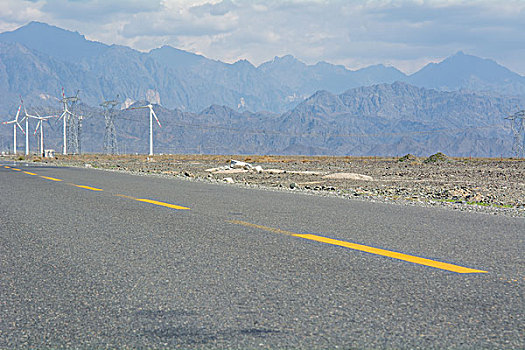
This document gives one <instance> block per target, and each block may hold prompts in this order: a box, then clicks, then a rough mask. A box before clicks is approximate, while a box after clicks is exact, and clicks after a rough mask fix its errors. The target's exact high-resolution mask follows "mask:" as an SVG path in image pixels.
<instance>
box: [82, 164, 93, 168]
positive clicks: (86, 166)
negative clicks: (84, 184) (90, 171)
mask: <svg viewBox="0 0 525 350" xmlns="http://www.w3.org/2000/svg"><path fill="white" fill-rule="evenodd" d="M84 167H85V168H93V165H91V164H84Z"/></svg>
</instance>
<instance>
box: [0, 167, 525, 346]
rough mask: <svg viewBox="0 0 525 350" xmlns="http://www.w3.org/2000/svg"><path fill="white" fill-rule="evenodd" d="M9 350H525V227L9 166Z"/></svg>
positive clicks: (5, 212)
mask: <svg viewBox="0 0 525 350" xmlns="http://www.w3.org/2000/svg"><path fill="white" fill-rule="evenodd" d="M0 191H1V196H2V199H1V201H0V225H1V229H0V232H1V234H0V315H1V316H0V348H24V347H25V348H43V347H52V348H59V347H67V348H79V347H80V348H102V347H110V348H125V347H128V348H175V347H180V348H232V349H249V348H304V349H308V348H315V349H319V348H327V349H335V348H341V349H343V348H344V349H347V348H425V349H426V348H447V347H449V348H475V349H479V348H523V347H524V346H525V343H524V324H525V323H524V318H523V311H524V299H523V284H524V283H523V282H524V277H525V274H524V272H523V271H524V270H523V267H524V260H523V248H524V232H525V220H524V219H523V218H510V217H505V216H495V215H487V214H479V213H465V212H457V211H451V210H446V209H437V208H422V207H406V206H399V205H391V204H382V203H371V202H364V201H360V200H355V201H354V200H349V199H341V198H331V197H320V196H311V195H305V194H299V193H288V192H274V191H265V190H255V189H244V188H239V187H236V186H229V185H216V184H215V185H214V184H207V183H199V182H190V181H184V180H178V179H171V178H161V177H146V176H134V175H129V174H121V173H116V172H107V171H101V170H97V169H79V168H56V167H46V166H38V165H26V164H22V163H13V162H9V163H8V162H3V163H1V162H0Z"/></svg>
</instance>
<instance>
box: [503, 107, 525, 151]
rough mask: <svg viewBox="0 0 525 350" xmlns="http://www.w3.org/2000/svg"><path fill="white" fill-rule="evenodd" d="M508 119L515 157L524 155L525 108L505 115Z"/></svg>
mask: <svg viewBox="0 0 525 350" xmlns="http://www.w3.org/2000/svg"><path fill="white" fill-rule="evenodd" d="M505 119H507V120H510V123H511V124H510V128H511V130H512V136H513V143H512V151H513V152H514V154H515V155H516V157H517V158H523V157H525V110H522V111H519V112H516V113H514V114H513V115H510V116H508V117H506V118H505Z"/></svg>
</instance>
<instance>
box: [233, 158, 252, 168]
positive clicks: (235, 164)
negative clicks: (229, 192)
mask: <svg viewBox="0 0 525 350" xmlns="http://www.w3.org/2000/svg"><path fill="white" fill-rule="evenodd" d="M246 167H247V168H249V169H251V168H252V165H251V164H250V163H246V162H241V161H240V160H234V159H232V160H231V161H230V168H246Z"/></svg>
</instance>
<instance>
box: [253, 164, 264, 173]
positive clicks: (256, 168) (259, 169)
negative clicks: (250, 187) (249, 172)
mask: <svg viewBox="0 0 525 350" xmlns="http://www.w3.org/2000/svg"><path fill="white" fill-rule="evenodd" d="M253 170H255V171H256V172H257V173H262V172H263V168H262V166H260V165H257V166H256V167H254V168H253Z"/></svg>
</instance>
